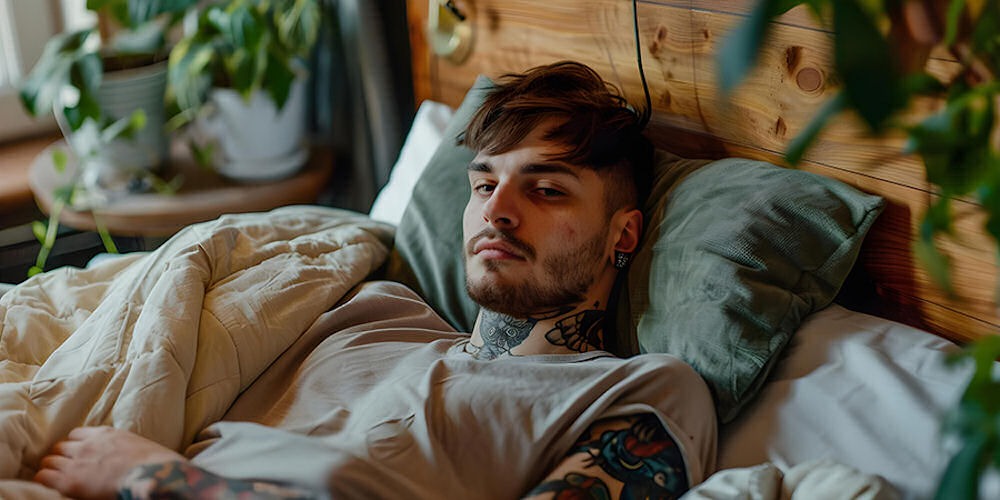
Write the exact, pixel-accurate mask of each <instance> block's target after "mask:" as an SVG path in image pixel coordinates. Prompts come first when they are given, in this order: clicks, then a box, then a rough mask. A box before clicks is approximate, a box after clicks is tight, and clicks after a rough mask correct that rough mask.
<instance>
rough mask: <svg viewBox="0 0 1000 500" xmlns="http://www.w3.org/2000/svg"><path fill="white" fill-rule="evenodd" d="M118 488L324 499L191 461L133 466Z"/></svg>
mask: <svg viewBox="0 0 1000 500" xmlns="http://www.w3.org/2000/svg"><path fill="white" fill-rule="evenodd" d="M123 484H124V485H125V486H123V487H122V489H121V490H120V491H119V492H118V498H120V499H124V500H132V499H141V498H156V499H175V498H176V499H190V498H213V499H215V498H224V499H233V500H242V499H247V500H250V499H254V500H257V499H262V500H272V499H273V500H279V499H281V500H288V499H302V500H306V499H322V498H327V496H326V495H325V494H324V493H320V492H315V491H309V490H307V489H303V488H298V487H295V486H290V485H286V484H280V483H269V482H261V481H242V480H235V479H226V478H223V477H219V476H217V475H215V474H212V473H211V472H208V471H206V470H204V469H201V468H199V467H196V466H194V465H191V464H190V463H187V462H181V461H175V462H166V463H160V464H149V465H143V466H140V467H136V468H134V469H132V470H131V471H130V472H129V474H128V476H126V479H125V481H124V482H123Z"/></svg>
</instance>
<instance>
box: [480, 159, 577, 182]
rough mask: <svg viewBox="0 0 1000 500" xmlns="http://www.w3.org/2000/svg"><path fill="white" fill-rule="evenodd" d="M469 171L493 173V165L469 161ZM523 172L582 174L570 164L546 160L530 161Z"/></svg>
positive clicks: (574, 175)
mask: <svg viewBox="0 0 1000 500" xmlns="http://www.w3.org/2000/svg"><path fill="white" fill-rule="evenodd" d="M466 170H468V171H469V172H482V173H487V174H488V173H491V172H493V167H491V166H490V164H489V163H486V162H481V161H473V162H470V163H469V166H468V167H466ZM521 173H522V174H564V175H569V176H571V177H573V178H575V179H579V178H580V174H578V173H577V169H575V168H572V167H570V166H567V165H564V164H562V163H554V162H546V163H529V164H527V165H524V166H523V167H521Z"/></svg>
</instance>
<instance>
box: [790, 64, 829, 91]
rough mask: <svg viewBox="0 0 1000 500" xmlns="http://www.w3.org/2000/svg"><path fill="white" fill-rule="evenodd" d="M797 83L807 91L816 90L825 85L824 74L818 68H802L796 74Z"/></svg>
mask: <svg viewBox="0 0 1000 500" xmlns="http://www.w3.org/2000/svg"><path fill="white" fill-rule="evenodd" d="M795 83H796V84H797V85H798V86H799V88H800V89H802V90H803V91H805V92H816V91H817V90H819V89H821V88H822V87H823V74H822V73H820V71H819V70H818V69H816V68H802V71H799V72H798V74H796V75H795Z"/></svg>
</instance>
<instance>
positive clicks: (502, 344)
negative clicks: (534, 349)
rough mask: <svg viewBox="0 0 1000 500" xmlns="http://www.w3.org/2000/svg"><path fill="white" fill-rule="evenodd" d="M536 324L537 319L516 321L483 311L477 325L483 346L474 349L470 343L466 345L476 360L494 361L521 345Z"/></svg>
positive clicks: (511, 317)
mask: <svg viewBox="0 0 1000 500" xmlns="http://www.w3.org/2000/svg"><path fill="white" fill-rule="evenodd" d="M536 323H538V320H537V319H533V318H527V319H518V318H514V317H513V316H507V315H506V314H500V313H496V312H493V311H490V310H487V309H483V316H482V320H481V322H480V324H479V334H480V335H481V336H482V337H483V346H482V347H475V346H473V345H472V344H471V343H470V344H468V346H469V349H470V352H471V353H472V355H473V356H474V357H476V358H478V359H496V358H497V357H499V356H500V355H502V354H508V353H510V350H511V349H513V348H515V347H517V346H519V345H521V342H524V339H526V338H528V334H529V333H531V329H532V328H534V327H535V324H536Z"/></svg>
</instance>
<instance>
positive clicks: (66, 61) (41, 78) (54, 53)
mask: <svg viewBox="0 0 1000 500" xmlns="http://www.w3.org/2000/svg"><path fill="white" fill-rule="evenodd" d="M93 35H94V30H92V29H86V30H80V31H74V32H70V33H65V34H61V35H56V36H54V37H53V38H52V39H50V40H49V42H48V43H47V44H46V45H45V50H44V51H43V52H42V55H41V57H40V58H39V59H38V62H37V63H36V64H35V66H34V68H32V70H31V72H30V73H28V75H27V77H26V78H25V79H24V81H23V82H22V83H21V87H20V89H19V90H20V92H19V93H20V97H21V102H22V103H23V104H24V107H25V109H26V110H27V111H28V112H29V113H31V114H32V115H34V116H38V115H41V114H44V113H49V112H51V111H52V109H53V104H55V102H56V99H57V98H58V97H59V95H60V93H61V92H62V90H63V87H65V86H66V85H71V84H72V82H71V81H70V78H71V75H70V70H71V68H72V67H73V66H74V64H76V63H77V62H78V61H80V60H81V59H84V58H87V57H89V56H93V55H94V53H93V51H92V50H91V49H90V47H89V46H88V42H87V41H88V39H89V38H90V37H91V36H93ZM99 63H100V60H99V59H98V64H99ZM84 64H91V63H84Z"/></svg>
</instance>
